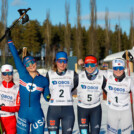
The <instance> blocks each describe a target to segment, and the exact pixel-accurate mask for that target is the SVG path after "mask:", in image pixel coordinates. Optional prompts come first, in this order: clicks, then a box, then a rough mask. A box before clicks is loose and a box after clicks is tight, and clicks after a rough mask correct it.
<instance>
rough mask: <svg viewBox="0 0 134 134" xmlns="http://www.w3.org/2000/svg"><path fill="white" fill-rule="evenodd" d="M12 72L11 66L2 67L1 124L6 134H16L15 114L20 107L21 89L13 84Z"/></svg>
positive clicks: (0, 85) (0, 87)
mask: <svg viewBox="0 0 134 134" xmlns="http://www.w3.org/2000/svg"><path fill="white" fill-rule="evenodd" d="M12 71H13V68H12V66H11V65H3V66H2V67H1V72H2V74H1V75H2V79H3V81H2V82H1V83H0V122H1V124H2V130H3V132H5V134H16V116H15V112H18V111H19V107H20V96H19V88H18V86H16V85H15V84H14V82H13V74H12V73H10V72H12ZM3 72H4V73H5V74H4V73H3ZM7 72H9V73H7ZM3 105H4V106H3Z"/></svg>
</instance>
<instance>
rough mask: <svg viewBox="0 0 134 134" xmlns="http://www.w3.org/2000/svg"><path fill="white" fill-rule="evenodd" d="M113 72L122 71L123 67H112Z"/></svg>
mask: <svg viewBox="0 0 134 134" xmlns="http://www.w3.org/2000/svg"><path fill="white" fill-rule="evenodd" d="M113 70H115V71H117V70H120V71H121V70H124V67H113Z"/></svg>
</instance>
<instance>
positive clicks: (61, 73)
mask: <svg viewBox="0 0 134 134" xmlns="http://www.w3.org/2000/svg"><path fill="white" fill-rule="evenodd" d="M66 71H67V69H65V70H64V71H63V72H58V70H56V73H57V74H58V75H60V76H62V75H64V74H65V73H66Z"/></svg>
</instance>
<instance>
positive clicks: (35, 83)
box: [8, 40, 49, 134]
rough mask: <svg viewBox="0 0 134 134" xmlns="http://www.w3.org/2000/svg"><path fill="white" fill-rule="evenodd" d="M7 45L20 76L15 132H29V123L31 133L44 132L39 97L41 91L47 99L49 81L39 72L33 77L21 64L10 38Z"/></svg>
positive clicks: (23, 133) (41, 133) (40, 133)
mask: <svg viewBox="0 0 134 134" xmlns="http://www.w3.org/2000/svg"><path fill="white" fill-rule="evenodd" d="M8 45H9V48H10V51H11V53H12V55H13V58H14V61H15V65H16V68H17V70H18V73H19V77H20V80H19V85H20V89H19V90H20V110H19V113H18V121H17V134H29V133H30V125H31V133H32V134H44V126H45V120H44V114H43V111H42V109H41V104H40V97H41V93H43V96H44V98H45V100H46V101H47V96H48V95H49V82H48V80H47V78H46V77H44V76H42V75H40V74H39V75H37V76H36V77H35V78H34V79H33V78H32V77H31V76H30V74H29V73H28V71H27V70H26V68H25V66H24V65H23V63H22V61H21V59H20V57H19V55H18V52H17V50H16V48H15V46H14V44H13V42H12V40H8Z"/></svg>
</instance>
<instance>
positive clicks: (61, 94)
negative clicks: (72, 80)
mask: <svg viewBox="0 0 134 134" xmlns="http://www.w3.org/2000/svg"><path fill="white" fill-rule="evenodd" d="M59 92H60V95H59V97H64V95H63V94H64V90H63V89H60V90H59Z"/></svg>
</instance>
